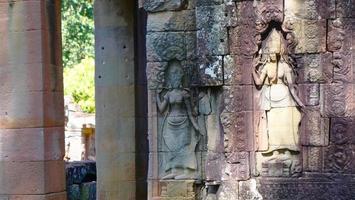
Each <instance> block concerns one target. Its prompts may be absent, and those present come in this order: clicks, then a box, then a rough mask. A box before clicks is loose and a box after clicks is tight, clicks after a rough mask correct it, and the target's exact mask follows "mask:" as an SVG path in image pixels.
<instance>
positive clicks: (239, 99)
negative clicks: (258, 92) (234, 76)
mask: <svg viewBox="0 0 355 200" xmlns="http://www.w3.org/2000/svg"><path fill="white" fill-rule="evenodd" d="M223 89H224V97H223V100H224V112H241V111H252V109H253V90H252V86H251V85H243V86H241V85H240V86H239V85H234V86H225V87H223Z"/></svg>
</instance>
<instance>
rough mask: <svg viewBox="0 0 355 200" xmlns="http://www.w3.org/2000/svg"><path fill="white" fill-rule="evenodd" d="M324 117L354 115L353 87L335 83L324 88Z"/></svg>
mask: <svg viewBox="0 0 355 200" xmlns="http://www.w3.org/2000/svg"><path fill="white" fill-rule="evenodd" d="M322 91H323V95H324V105H323V108H322V111H323V113H322V115H323V116H324V117H344V116H349V115H352V112H351V111H352V105H353V85H351V84H344V83H342V82H335V83H332V84H327V85H324V86H323V89H322Z"/></svg>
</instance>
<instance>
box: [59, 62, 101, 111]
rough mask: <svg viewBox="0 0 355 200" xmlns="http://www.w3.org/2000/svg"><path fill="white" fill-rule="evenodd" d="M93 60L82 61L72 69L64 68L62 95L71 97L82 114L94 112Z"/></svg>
mask: <svg viewBox="0 0 355 200" xmlns="http://www.w3.org/2000/svg"><path fill="white" fill-rule="evenodd" d="M94 73H95V60H94V59H93V58H86V59H83V60H82V61H81V62H80V63H79V64H77V65H75V66H74V67H68V68H64V95H68V96H71V97H72V98H73V100H74V102H75V103H77V104H78V105H79V106H80V107H81V109H82V110H83V111H84V112H87V113H94V112H95V85H94Z"/></svg>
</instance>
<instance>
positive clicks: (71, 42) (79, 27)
mask: <svg viewBox="0 0 355 200" xmlns="http://www.w3.org/2000/svg"><path fill="white" fill-rule="evenodd" d="M62 39H63V66H64V67H65V68H66V67H73V66H74V65H76V64H79V63H80V62H81V60H82V59H84V58H87V57H92V58H93V57H94V14H93V3H92V1H91V0H64V1H62Z"/></svg>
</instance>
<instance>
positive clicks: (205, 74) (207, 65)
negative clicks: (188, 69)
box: [196, 56, 223, 86]
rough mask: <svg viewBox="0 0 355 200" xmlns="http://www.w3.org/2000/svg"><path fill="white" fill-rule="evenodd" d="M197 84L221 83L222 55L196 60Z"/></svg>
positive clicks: (217, 84) (210, 84) (214, 84)
mask: <svg viewBox="0 0 355 200" xmlns="http://www.w3.org/2000/svg"><path fill="white" fill-rule="evenodd" d="M196 84H197V85H199V86H221V85H223V57H222V56H213V57H207V58H205V59H200V60H199V61H198V83H196Z"/></svg>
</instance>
